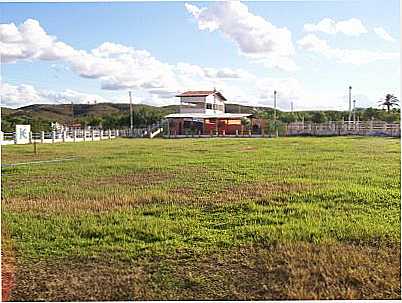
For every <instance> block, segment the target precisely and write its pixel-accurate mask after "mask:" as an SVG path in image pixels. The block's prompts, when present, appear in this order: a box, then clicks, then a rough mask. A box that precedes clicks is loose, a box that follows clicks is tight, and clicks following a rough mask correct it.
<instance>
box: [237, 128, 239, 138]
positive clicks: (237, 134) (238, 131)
mask: <svg viewBox="0 0 402 303" xmlns="http://www.w3.org/2000/svg"><path fill="white" fill-rule="evenodd" d="M238 136H239V130H238V129H236V137H238Z"/></svg>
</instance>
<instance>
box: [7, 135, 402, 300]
mask: <svg viewBox="0 0 402 303" xmlns="http://www.w3.org/2000/svg"><path fill="white" fill-rule="evenodd" d="M32 150H33V148H32V146H6V147H3V148H2V163H3V164H4V163H17V162H28V161H33V160H47V159H56V158H68V157H77V158H76V159H75V160H72V161H65V162H59V163H43V164H34V165H21V166H15V167H3V168H2V175H3V177H2V198H3V200H2V243H3V253H4V254H5V255H7V256H9V257H8V258H9V259H10V260H11V261H9V263H10V264H11V265H10V266H11V267H12V268H15V278H16V279H15V286H14V288H13V290H12V292H11V298H10V299H11V300H30V301H32V300H93V299H97V300H133V299H137V300H138V299H301V298H303V299H316V298H322V299H323V298H327V299H331V298H336V299H349V298H354V299H369V298H380V299H391V298H392V299H396V298H399V297H400V241H401V237H400V224H401V222H400V198H401V194H400V140H399V139H389V138H371V137H365V138H362V137H331V138H307V137H304V138H289V137H288V138H275V139H215V138H214V139H194V140H192V139H183V140H162V139H156V140H149V139H134V140H130V139H116V140H113V141H103V142H87V143H84V142H83V143H65V144H54V145H46V144H44V145H38V151H39V154H38V155H36V156H35V155H33V152H32Z"/></svg>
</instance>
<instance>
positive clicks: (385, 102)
mask: <svg viewBox="0 0 402 303" xmlns="http://www.w3.org/2000/svg"><path fill="white" fill-rule="evenodd" d="M378 102H379V103H380V104H379V106H383V107H384V106H386V107H387V111H388V112H389V111H390V109H391V108H392V107H394V106H399V104H398V103H399V100H398V98H397V97H395V96H394V95H391V94H386V95H385V98H384V99H382V100H380V101H378Z"/></svg>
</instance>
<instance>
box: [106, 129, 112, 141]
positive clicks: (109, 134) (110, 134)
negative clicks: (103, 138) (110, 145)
mask: <svg viewBox="0 0 402 303" xmlns="http://www.w3.org/2000/svg"><path fill="white" fill-rule="evenodd" d="M107 134H108V137H109V140H110V139H112V132H111V130H110V129H109V130H108V131H107Z"/></svg>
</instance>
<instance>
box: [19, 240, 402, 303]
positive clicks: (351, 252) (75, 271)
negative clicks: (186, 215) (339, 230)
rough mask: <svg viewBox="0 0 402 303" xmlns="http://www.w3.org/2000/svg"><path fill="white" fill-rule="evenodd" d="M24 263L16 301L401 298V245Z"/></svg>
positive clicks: (236, 250) (283, 248)
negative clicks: (121, 260)
mask: <svg viewBox="0 0 402 303" xmlns="http://www.w3.org/2000/svg"><path fill="white" fill-rule="evenodd" d="M107 259H108V258H103V261H100V260H99V259H91V258H66V259H59V260H58V259H53V260H42V261H37V262H34V261H33V260H31V261H30V262H24V263H21V264H19V268H18V271H17V281H18V283H17V285H16V288H15V289H14V290H13V292H12V297H11V299H12V300H18V301H20V300H29V301H38V300H47V301H67V300H71V301H75V300H80V301H86V300H167V299H170V300H206V299H215V300H279V299H287V300H292V299H398V298H400V295H401V293H400V250H399V247H387V248H373V247H367V246H353V245H345V244H332V245H329V244H327V245H321V246H315V245H312V244H306V243H293V244H282V245H278V246H272V247H262V246H242V247H237V248H234V249H231V250H229V251H220V252H216V253H211V254H209V255H208V254H204V255H202V254H193V253H192V252H190V251H177V252H176V254H173V255H170V256H169V257H166V258H164V257H161V256H159V257H149V258H146V259H137V260H133V261H132V262H119V261H112V260H111V259H110V261H109V262H107V261H106V260H107Z"/></svg>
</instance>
